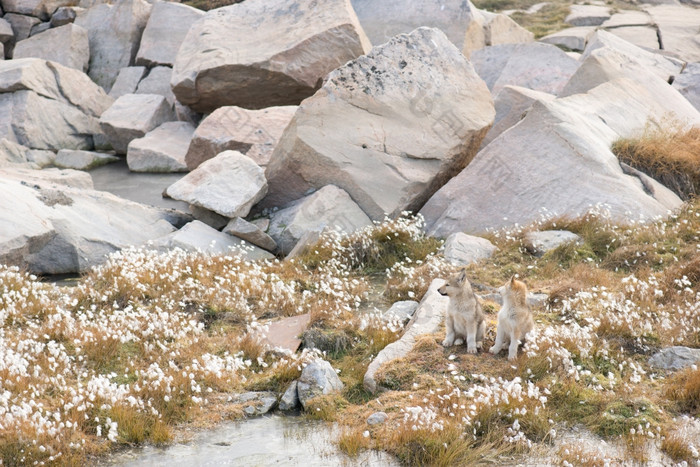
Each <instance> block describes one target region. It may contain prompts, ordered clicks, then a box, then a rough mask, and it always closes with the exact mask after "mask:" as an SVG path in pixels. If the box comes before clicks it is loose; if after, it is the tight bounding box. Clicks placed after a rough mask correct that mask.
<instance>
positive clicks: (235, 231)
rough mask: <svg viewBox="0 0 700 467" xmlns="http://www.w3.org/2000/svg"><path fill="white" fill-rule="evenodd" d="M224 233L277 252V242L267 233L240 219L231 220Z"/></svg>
mask: <svg viewBox="0 0 700 467" xmlns="http://www.w3.org/2000/svg"><path fill="white" fill-rule="evenodd" d="M268 225H269V224H268ZM223 232H224V233H227V234H229V235H233V236H236V237H238V238H242V239H243V240H245V241H247V242H250V243H252V244H253V245H257V246H259V247H260V248H263V249H265V250H267V251H275V250H276V249H277V242H275V240H274V239H273V238H272V237H270V236H269V235H268V234H266V233H265V231H264V230H262V229H261V228H260V227H259V226H257V225H255V224H253V223H251V222H248V221H246V220H245V219H242V218H240V217H236V218H234V219H231V221H229V222H228V224H227V225H226V227H224V230H223Z"/></svg>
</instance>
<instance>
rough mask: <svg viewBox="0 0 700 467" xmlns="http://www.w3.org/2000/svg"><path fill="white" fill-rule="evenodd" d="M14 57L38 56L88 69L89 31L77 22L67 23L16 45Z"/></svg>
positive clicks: (77, 68) (71, 66)
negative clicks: (77, 24)
mask: <svg viewBox="0 0 700 467" xmlns="http://www.w3.org/2000/svg"><path fill="white" fill-rule="evenodd" d="M12 57H13V58H14V59H18V58H27V57H36V58H43V59H44V60H51V61H54V62H57V63H60V64H61V65H64V66H67V67H70V68H75V69H76V70H80V71H83V72H85V71H87V69H88V62H89V61H90V47H89V42H88V34H87V31H86V30H85V29H83V28H81V27H80V26H76V25H75V24H66V25H65V26H61V27H58V28H54V29H49V30H48V31H46V32H44V33H42V34H37V35H36V36H32V37H30V38H28V39H24V40H23V41H19V42H18V43H17V44H16V45H15V50H14V52H13V55H12Z"/></svg>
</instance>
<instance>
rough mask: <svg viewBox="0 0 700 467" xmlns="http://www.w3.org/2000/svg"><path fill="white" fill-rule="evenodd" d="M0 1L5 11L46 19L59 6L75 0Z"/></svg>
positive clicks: (71, 3) (48, 18) (49, 17)
mask: <svg viewBox="0 0 700 467" xmlns="http://www.w3.org/2000/svg"><path fill="white" fill-rule="evenodd" d="M0 3H2V8H3V10H5V13H19V14H21V15H27V16H35V17H37V18H38V19H40V20H42V21H48V20H50V19H51V15H52V14H53V13H54V11H56V10H57V9H58V8H59V7H62V6H68V5H73V4H74V3H75V0H2V2H0Z"/></svg>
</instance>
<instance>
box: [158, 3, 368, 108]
mask: <svg viewBox="0 0 700 467" xmlns="http://www.w3.org/2000/svg"><path fill="white" fill-rule="evenodd" d="M289 8H290V4H289V3H288V2H287V1H286V0H247V1H245V2H242V3H238V4H235V5H231V6H226V7H222V8H217V9H216V10H212V11H209V12H207V13H206V14H205V15H204V16H203V17H202V18H201V19H199V20H198V21H196V22H195V23H194V24H193V25H192V27H190V29H189V31H188V33H187V36H186V38H185V40H184V41H183V42H182V46H181V47H180V49H179V50H178V53H177V58H176V59H175V65H174V67H173V80H172V87H173V92H174V93H175V95H176V96H177V99H178V100H179V101H180V102H182V103H183V104H185V105H188V106H190V107H191V108H192V109H194V110H196V111H197V112H210V111H212V110H214V109H216V108H218V107H221V106H224V105H238V106H241V107H246V108H256V109H259V108H264V107H270V106H273V105H295V104H298V103H299V102H301V101H302V100H303V99H304V98H306V97H308V96H310V95H312V94H313V93H314V91H315V90H316V89H317V88H318V85H319V82H320V80H322V79H323V78H324V77H325V76H326V75H327V74H328V73H329V72H330V71H332V70H333V69H335V68H337V67H339V66H340V65H342V64H343V63H345V62H347V61H348V60H351V59H353V58H355V57H357V56H359V55H362V54H364V53H366V52H368V51H369V49H370V47H371V46H370V44H369V40H368V39H367V38H366V36H365V34H364V32H363V31H362V28H361V27H360V24H359V22H358V21H357V17H356V16H355V12H354V11H353V10H352V7H351V6H350V2H348V1H346V0H326V1H324V2H317V1H316V0H299V1H297V2H295V3H294V5H293V9H294V13H293V14H292V13H290V10H289ZM282 31H284V33H281V32H282ZM231 70H235V73H231Z"/></svg>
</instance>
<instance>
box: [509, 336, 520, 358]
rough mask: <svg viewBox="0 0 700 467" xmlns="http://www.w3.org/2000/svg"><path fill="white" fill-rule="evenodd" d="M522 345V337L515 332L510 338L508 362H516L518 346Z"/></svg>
mask: <svg viewBox="0 0 700 467" xmlns="http://www.w3.org/2000/svg"><path fill="white" fill-rule="evenodd" d="M519 345H520V335H519V334H518V333H517V332H516V331H515V330H513V332H512V333H511V336H510V346H509V347H508V360H511V361H512V360H515V359H516V358H517V357H518V346H519Z"/></svg>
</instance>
